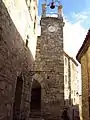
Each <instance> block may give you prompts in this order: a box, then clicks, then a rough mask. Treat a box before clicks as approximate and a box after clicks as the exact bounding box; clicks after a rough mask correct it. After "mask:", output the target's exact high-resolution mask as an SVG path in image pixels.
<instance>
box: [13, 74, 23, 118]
mask: <svg viewBox="0 0 90 120" xmlns="http://www.w3.org/2000/svg"><path fill="white" fill-rule="evenodd" d="M22 86H23V79H22V76H21V75H20V76H18V77H17V83H16V91H15V101H14V104H13V120H19V116H20V105H21V96H22Z"/></svg>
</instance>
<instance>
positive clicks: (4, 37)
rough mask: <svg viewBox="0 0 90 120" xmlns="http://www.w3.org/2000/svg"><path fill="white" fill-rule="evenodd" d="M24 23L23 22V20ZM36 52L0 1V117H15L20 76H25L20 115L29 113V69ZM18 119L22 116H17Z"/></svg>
mask: <svg viewBox="0 0 90 120" xmlns="http://www.w3.org/2000/svg"><path fill="white" fill-rule="evenodd" d="M22 24H23V23H22ZM33 61H34V59H33V55H32V53H31V51H30V49H29V48H28V47H26V45H25V41H24V40H23V38H22V36H21V35H20V33H19V31H18V30H17V28H16V26H15V24H14V23H13V21H12V19H11V16H10V15H9V13H8V10H7V8H6V6H5V4H4V3H3V2H2V0H0V120H12V118H13V109H14V107H13V106H14V103H15V94H16V93H15V91H16V84H17V77H18V76H19V77H20V78H22V83H23V84H22V90H21V92H22V95H21V101H20V109H19V110H20V114H19V116H18V117H20V116H22V117H23V118H24V117H26V119H27V117H28V113H29V112H30V88H31V77H30V75H29V74H30V70H31V66H32V64H33ZM18 119H19V118H18Z"/></svg>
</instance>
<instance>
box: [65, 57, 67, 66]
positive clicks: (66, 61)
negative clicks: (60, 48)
mask: <svg viewBox="0 0 90 120" xmlns="http://www.w3.org/2000/svg"><path fill="white" fill-rule="evenodd" d="M65 65H66V66H67V58H66V57H65Z"/></svg>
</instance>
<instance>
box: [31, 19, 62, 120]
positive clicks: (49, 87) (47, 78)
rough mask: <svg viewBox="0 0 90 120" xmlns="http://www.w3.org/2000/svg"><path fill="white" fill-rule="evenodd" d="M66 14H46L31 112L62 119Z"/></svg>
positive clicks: (39, 45) (35, 70) (40, 41)
mask: <svg viewBox="0 0 90 120" xmlns="http://www.w3.org/2000/svg"><path fill="white" fill-rule="evenodd" d="M63 26H64V22H63V18H61V19H58V18H55V17H44V18H43V17H42V18H41V36H40V37H38V40H37V48H36V59H35V64H34V70H33V72H34V75H33V82H32V91H31V93H32V94H31V95H32V96H31V114H34V112H36V113H38V112H41V114H42V116H43V118H44V119H45V120H48V119H50V120H54V119H55V120H58V119H60V117H61V114H62V111H63V108H64V59H63Z"/></svg>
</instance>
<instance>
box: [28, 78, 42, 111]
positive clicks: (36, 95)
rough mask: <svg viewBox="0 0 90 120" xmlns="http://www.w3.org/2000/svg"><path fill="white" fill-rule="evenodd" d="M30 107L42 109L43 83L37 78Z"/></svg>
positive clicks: (33, 86)
mask: <svg viewBox="0 0 90 120" xmlns="http://www.w3.org/2000/svg"><path fill="white" fill-rule="evenodd" d="M30 109H31V111H34V110H40V109H41V85H40V84H39V83H38V82H37V81H36V80H34V81H33V84H32V90H31V104H30Z"/></svg>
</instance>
